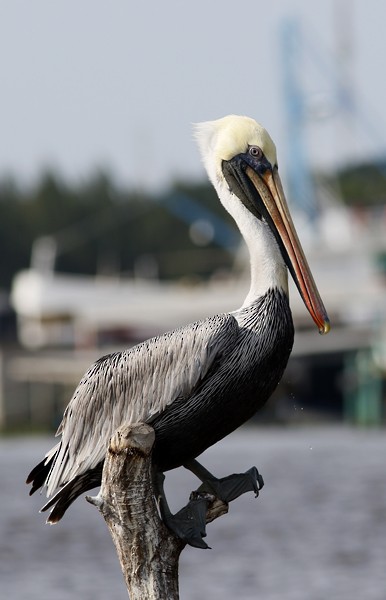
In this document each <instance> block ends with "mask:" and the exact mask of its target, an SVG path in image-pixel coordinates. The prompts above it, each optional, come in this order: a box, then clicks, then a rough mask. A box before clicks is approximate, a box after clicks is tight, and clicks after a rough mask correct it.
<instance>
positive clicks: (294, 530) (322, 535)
mask: <svg viewBox="0 0 386 600" xmlns="http://www.w3.org/2000/svg"><path fill="white" fill-rule="evenodd" d="M50 445H52V439H51V438H50V439H49V438H36V439H29V438H18V439H7V440H0V473H1V478H0V500H1V510H0V597H1V598H4V599H8V600H24V599H27V598H28V600H46V599H50V600H70V599H71V600H73V598H75V597H76V598H80V599H82V600H98V599H102V598H103V599H104V598H113V599H114V600H118V599H120V598H122V599H124V598H127V593H126V588H125V586H124V583H123V579H122V575H121V573H120V569H119V566H118V562H117V559H116V556H115V550H114V547H113V545H112V542H111V540H110V537H109V534H108V531H107V528H106V526H105V523H104V522H103V519H102V517H101V516H100V515H99V513H98V511H97V510H96V509H95V508H94V507H92V506H91V505H89V504H88V503H87V502H85V501H84V500H83V499H82V498H80V499H79V500H78V501H77V502H76V503H75V504H74V505H73V507H72V508H71V509H70V510H69V512H68V513H67V515H66V517H65V518H64V520H63V521H62V522H61V523H60V524H59V525H55V526H53V527H49V526H47V525H45V524H44V516H43V515H40V514H38V512H37V510H38V508H39V507H40V506H41V504H42V501H43V500H44V498H43V497H39V496H37V497H32V498H29V497H28V495H27V487H26V486H25V485H24V479H25V476H26V474H27V472H28V471H29V469H30V467H32V466H34V464H35V463H36V462H37V461H38V460H40V459H41V456H42V455H43V453H44V452H45V451H46V450H47V449H48V448H49V447H50ZM202 462H203V463H204V464H205V465H206V466H207V467H208V468H210V469H211V470H212V471H214V472H215V473H216V474H218V475H220V476H222V475H227V474H230V473H232V472H235V471H243V470H245V469H247V468H249V467H250V466H252V465H253V464H256V466H257V467H258V468H259V470H260V471H261V472H262V474H263V475H264V478H265V481H266V486H265V487H264V489H263V491H262V493H261V495H260V497H259V498H258V499H257V500H255V499H254V497H253V494H248V495H245V496H244V497H242V498H240V499H238V500H236V501H235V502H233V503H232V504H231V506H230V512H229V514H228V515H226V516H224V517H222V518H220V519H218V520H217V521H216V522H215V523H212V524H211V525H209V526H208V537H207V541H208V543H209V545H210V546H211V547H212V550H197V549H194V548H187V549H186V550H185V551H184V552H183V555H182V558H181V563H180V589H181V600H198V599H201V598H216V599H217V598H221V599H222V600H228V599H229V600H230V599H232V600H233V599H235V598H237V600H252V599H253V600H254V599H259V600H260V599H264V600H326V599H327V598H331V599H333V600H352V599H353V598H357V599H359V600H385V599H386V432H385V431H357V430H350V429H343V428H322V429H314V428H301V429H288V430H287V429H280V428H273V429H270V428H267V429H263V428H257V429H254V428H249V429H244V430H243V431H241V432H238V433H236V434H233V435H232V436H230V437H229V438H228V439H227V440H225V441H223V442H222V443H221V444H218V445H217V446H216V447H214V448H212V449H210V450H209V451H208V452H207V453H206V454H205V455H204V457H203V459H202ZM167 482H168V486H167V493H168V497H169V500H170V501H171V504H172V505H173V508H175V509H176V508H178V507H179V506H181V505H182V504H184V503H185V500H186V498H187V496H188V493H189V491H190V489H194V488H195V487H196V481H195V480H194V479H193V478H192V477H191V476H190V475H189V474H188V473H186V472H184V471H183V470H182V469H180V470H179V472H173V473H170V474H168V475H167Z"/></svg>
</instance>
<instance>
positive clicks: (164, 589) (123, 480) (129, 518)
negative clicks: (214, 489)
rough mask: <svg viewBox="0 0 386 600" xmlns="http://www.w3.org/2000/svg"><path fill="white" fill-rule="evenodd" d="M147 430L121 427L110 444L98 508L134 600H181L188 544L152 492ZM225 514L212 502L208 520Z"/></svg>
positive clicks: (95, 500) (149, 430)
mask: <svg viewBox="0 0 386 600" xmlns="http://www.w3.org/2000/svg"><path fill="white" fill-rule="evenodd" d="M154 440H155V435H154V430H153V429H152V427H150V426H149V425H146V424H143V423H138V424H135V425H128V426H124V427H121V428H120V429H118V431H116V432H115V434H114V435H113V436H112V437H111V439H110V444H109V448H108V451H107V455H106V460H105V464H104V468H103V475H102V486H101V490H100V492H99V494H98V496H96V497H95V498H93V497H90V496H87V500H88V501H89V502H91V503H92V504H94V505H95V506H97V507H98V509H99V511H100V512H101V513H102V515H103V517H104V519H105V521H106V523H107V525H108V527H109V530H110V534H111V536H112V538H113V541H114V544H115V547H116V550H117V553H118V558H119V561H120V563H121V568H122V571H123V575H124V578H125V581H126V585H127V590H128V593H129V596H130V600H165V599H168V600H178V598H179V593H178V562H179V557H180V554H181V551H182V550H183V548H184V547H185V542H183V541H182V540H180V539H179V538H177V537H176V536H175V535H174V534H173V533H171V532H170V531H169V529H167V527H166V526H165V525H164V523H163V522H162V520H161V518H160V516H159V513H158V508H157V504H156V501H155V494H154V490H153V481H152V463H151V451H152V448H153V444H154ZM225 512H227V505H226V504H224V503H222V502H220V501H219V500H217V499H215V498H214V497H213V503H212V505H211V506H210V507H209V509H208V513H207V521H208V522H209V521H211V520H213V519H215V518H217V517H218V516H221V514H224V513H225Z"/></svg>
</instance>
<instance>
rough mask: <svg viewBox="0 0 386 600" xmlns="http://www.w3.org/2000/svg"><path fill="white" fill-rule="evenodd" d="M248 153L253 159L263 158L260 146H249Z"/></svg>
mask: <svg viewBox="0 0 386 600" xmlns="http://www.w3.org/2000/svg"><path fill="white" fill-rule="evenodd" d="M248 152H249V154H250V155H251V156H253V158H258V159H260V158H263V151H262V149H261V148H259V146H249V148H248Z"/></svg>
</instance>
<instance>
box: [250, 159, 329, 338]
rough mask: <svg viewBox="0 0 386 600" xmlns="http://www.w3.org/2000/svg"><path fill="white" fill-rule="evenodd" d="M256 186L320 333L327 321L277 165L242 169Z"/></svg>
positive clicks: (327, 325) (326, 328)
mask: <svg viewBox="0 0 386 600" xmlns="http://www.w3.org/2000/svg"><path fill="white" fill-rule="evenodd" d="M245 173H246V175H247V176H248V177H249V179H250V180H251V182H252V183H253V185H254V187H255V188H256V190H257V192H258V194H259V196H260V198H261V200H262V201H263V203H264V206H265V208H266V211H267V213H268V215H269V217H270V219H271V221H272V224H273V225H274V228H275V229H276V232H277V236H278V238H279V240H280V241H281V243H282V246H283V247H284V250H285V254H286V255H287V256H286V257H285V258H288V260H286V262H287V265H288V267H289V270H290V271H291V274H292V276H293V279H294V281H295V283H296V286H297V288H298V290H299V292H300V295H301V297H302V298H303V302H304V304H305V305H306V307H307V309H308V311H309V313H310V315H311V317H312V318H313V320H314V321H315V323H316V325H317V327H318V329H319V332H320V333H328V332H329V331H330V321H329V318H328V316H327V311H326V309H325V307H324V304H323V302H322V299H321V297H320V294H319V292H318V288H317V287H316V284H315V281H314V278H313V276H312V273H311V270H310V267H309V266H308V262H307V259H306V257H305V255H304V252H303V248H302V246H301V244H300V241H299V238H298V236H297V233H296V229H295V226H294V224H293V221H292V218H291V215H290V212H289V210H288V205H287V201H286V198H285V194H284V191H283V186H282V183H281V180H280V177H279V173H278V170H277V167H274V168H273V169H272V170H271V169H267V170H266V171H265V172H264V173H263V174H258V173H256V172H255V171H254V170H253V169H252V168H251V167H249V166H248V167H247V168H246V171H245Z"/></svg>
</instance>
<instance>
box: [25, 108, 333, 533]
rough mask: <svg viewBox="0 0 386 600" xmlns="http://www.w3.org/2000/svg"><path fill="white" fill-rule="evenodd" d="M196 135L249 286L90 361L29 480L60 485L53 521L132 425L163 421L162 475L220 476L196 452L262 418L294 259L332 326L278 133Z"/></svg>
mask: <svg viewBox="0 0 386 600" xmlns="http://www.w3.org/2000/svg"><path fill="white" fill-rule="evenodd" d="M196 137H197V140H198V144H199V147H200V150H201V154H202V157H203V161H204V165H205V167H206V170H207V173H208V175H209V178H210V180H211V182H212V184H213V185H214V187H215V189H216V191H217V194H218V196H219V199H220V201H221V202H222V204H223V205H224V207H225V209H226V210H227V211H228V212H229V213H230V214H231V215H232V216H233V218H234V219H235V221H236V223H237V225H238V227H239V229H240V232H241V234H242V236H243V237H244V240H245V242H246V244H247V246H248V249H249V253H250V262H251V285H250V290H249V292H248V294H247V297H246V298H245V301H244V303H243V305H242V306H241V307H240V308H239V309H238V310H235V311H234V312H232V313H230V314H220V315H216V316H213V317H210V318H207V319H204V320H202V321H198V322H196V323H193V324H191V325H188V326H186V327H182V328H180V329H177V330H175V331H172V332H170V333H166V334H164V335H162V336H159V337H156V338H153V339H150V340H147V341H145V342H143V343H141V344H139V345H137V346H135V347H133V348H131V349H129V350H125V351H123V352H117V353H114V354H110V355H108V356H104V357H103V358H101V359H99V360H98V361H97V362H96V363H95V364H94V365H92V366H91V368H90V369H89V370H88V371H87V372H86V374H85V375H84V377H83V379H82V380H81V382H80V383H79V385H78V387H77V389H76V390H75V393H74V395H73V397H72V399H71V400H70V403H69V404H68V406H67V408H66V410H65V412H64V416H63V420H62V423H61V425H60V427H59V429H58V431H57V436H60V437H61V439H60V441H59V443H58V444H57V445H56V446H54V448H52V449H51V450H50V451H49V452H48V453H47V454H46V456H45V458H44V459H43V461H42V462H41V463H39V464H38V465H37V466H36V467H35V468H34V469H33V470H32V472H31V473H30V475H29V477H28V479H27V483H32V489H31V491H30V493H33V492H34V491H36V490H37V489H39V488H41V487H44V488H46V490H47V496H51V495H52V494H54V495H53V497H52V498H51V499H50V500H49V501H48V502H47V503H46V504H45V506H44V507H43V508H42V510H43V511H45V510H47V509H49V508H51V509H52V510H51V513H50V515H49V517H48V520H47V522H49V523H56V522H57V521H59V520H60V519H61V518H62V516H63V514H64V512H65V511H66V510H67V508H68V507H69V505H70V504H71V503H72V502H73V501H74V500H75V499H76V498H77V497H78V496H79V495H80V494H81V493H83V492H85V491H86V490H89V489H91V488H93V487H96V486H98V485H100V482H101V472H102V466H103V461H104V457H105V453H106V449H107V445H108V441H109V438H110V436H111V435H112V434H113V432H114V431H115V430H116V429H117V428H118V427H119V426H121V425H123V424H128V423H135V422H146V423H149V424H151V425H152V426H153V427H154V429H155V434H156V443H155V447H154V452H153V461H154V467H155V471H156V472H159V473H163V472H164V471H167V470H169V469H174V468H176V467H179V466H182V465H184V466H186V467H187V468H190V469H191V470H192V471H193V472H194V473H195V474H196V475H198V476H199V477H200V478H201V479H202V480H205V479H206V476H207V478H209V479H212V483H213V481H214V480H215V478H214V477H213V476H211V475H210V474H209V473H208V472H207V471H205V469H204V468H203V467H201V465H199V463H197V461H196V460H195V458H196V457H197V456H199V455H200V454H201V453H202V452H203V451H204V450H206V449H207V448H208V447H209V446H211V445H212V444H214V443H216V442H217V441H219V440H220V439H222V438H223V437H225V436H226V435H228V434H229V433H230V432H232V431H233V430H235V429H236V428H237V427H239V426H240V425H241V424H242V423H244V422H245V421H247V420H248V419H249V418H250V417H252V416H253V415H254V414H255V412H256V411H257V410H258V409H259V408H261V407H262V405H263V404H264V403H265V402H266V401H267V400H268V398H269V397H270V395H271V394H272V392H273V391H274V389H275V388H276V386H277V384H278V382H279V380H280V379H281V376H282V374H283V371H284V369H285V367H286V364H287V361H288V358H289V355H290V352H291V349H292V344H293V336H294V330H293V323H292V317H291V311H290V308H289V300H288V278H287V268H288V269H289V271H290V273H291V275H292V277H293V279H294V280H295V283H296V285H297V287H298V290H299V292H300V294H301V297H302V298H303V301H304V303H305V305H306V307H307V309H308V311H309V312H310V314H311V316H312V318H313V320H314V321H315V323H316V325H317V327H318V329H319V331H320V332H321V333H327V332H328V330H329V321H328V317H327V314H326V311H325V308H324V306H323V303H322V301H321V299H320V296H319V293H318V291H317V288H316V286H315V283H314V280H313V278H312V275H311V272H310V269H309V267H308V264H307V261H306V258H305V256H304V253H303V251H302V248H301V245H300V242H299V240H298V237H297V234H296V231H295V228H294V225H293V223H292V220H291V216H290V214H289V211H288V208H287V204H286V200H285V196H284V192H283V189H282V185H281V182H280V178H279V173H278V166H277V158H276V149H275V145H274V143H273V142H272V140H271V138H270V136H269V134H268V133H267V131H266V130H265V129H264V128H263V127H262V126H261V125H259V124H258V123H257V122H256V121H254V120H253V119H250V118H247V117H240V116H233V115H231V116H227V117H224V118H222V119H218V120H216V121H211V122H206V123H201V124H199V125H198V126H197V130H196ZM249 474H250V475H251V473H249ZM252 478H254V479H255V481H254V482H252V484H251V487H249V488H248V489H255V491H256V492H257V491H258V488H259V486H260V485H261V483H262V482H261V479H260V478H259V476H258V474H257V471H255V472H252ZM225 479H228V478H225ZM216 481H217V482H220V484H219V487H218V489H217V492H218V495H219V497H223V498H224V497H226V498H225V499H227V500H229V499H232V498H234V497H236V495H237V492H235V490H234V489H232V490H230V489H229V487H228V488H227V490H226V491H224V489H222V488H221V480H216ZM228 483H229V482H228ZM224 487H226V486H225V484H224ZM230 487H232V483H230ZM236 487H237V485H236Z"/></svg>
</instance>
